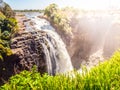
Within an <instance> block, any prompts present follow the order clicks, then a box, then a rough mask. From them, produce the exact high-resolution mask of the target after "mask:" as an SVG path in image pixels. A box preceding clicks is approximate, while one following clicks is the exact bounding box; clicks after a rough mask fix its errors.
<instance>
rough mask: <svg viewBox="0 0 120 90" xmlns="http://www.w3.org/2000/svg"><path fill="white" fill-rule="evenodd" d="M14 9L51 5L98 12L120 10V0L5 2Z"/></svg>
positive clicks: (13, 0)
mask: <svg viewBox="0 0 120 90" xmlns="http://www.w3.org/2000/svg"><path fill="white" fill-rule="evenodd" d="M4 1H5V2H7V3H8V4H9V5H10V6H11V7H12V8H13V9H44V8H45V7H46V6H48V5H49V4H51V3H56V4H57V5H58V6H59V7H65V6H72V7H75V8H79V9H87V10H96V9H109V8H120V0H4Z"/></svg>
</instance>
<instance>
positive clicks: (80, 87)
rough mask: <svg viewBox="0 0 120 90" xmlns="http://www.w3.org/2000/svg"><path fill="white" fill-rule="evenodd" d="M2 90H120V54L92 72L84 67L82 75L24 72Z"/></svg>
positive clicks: (11, 79)
mask: <svg viewBox="0 0 120 90" xmlns="http://www.w3.org/2000/svg"><path fill="white" fill-rule="evenodd" d="M0 90H120V52H116V53H115V55H114V56H113V57H112V58H111V59H110V60H107V61H105V62H103V63H101V64H100V65H99V66H96V67H94V68H92V69H91V70H90V71H87V69H86V68H85V67H83V69H82V73H78V72H77V71H75V72H74V73H69V74H58V75H56V76H49V75H47V74H44V75H40V74H39V73H38V72H36V71H35V70H32V71H31V72H28V71H23V72H21V73H20V74H17V75H15V76H13V77H11V78H10V80H9V82H8V83H6V84H5V85H4V86H1V88H0Z"/></svg>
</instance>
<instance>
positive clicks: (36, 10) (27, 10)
mask: <svg viewBox="0 0 120 90" xmlns="http://www.w3.org/2000/svg"><path fill="white" fill-rule="evenodd" d="M14 11H15V12H43V11H44V10H39V9H30V10H29V9H24V10H14Z"/></svg>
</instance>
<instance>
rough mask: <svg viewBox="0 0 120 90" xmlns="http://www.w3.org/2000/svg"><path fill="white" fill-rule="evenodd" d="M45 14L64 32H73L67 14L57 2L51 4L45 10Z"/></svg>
mask: <svg viewBox="0 0 120 90" xmlns="http://www.w3.org/2000/svg"><path fill="white" fill-rule="evenodd" d="M44 15H45V16H46V17H47V18H48V19H49V20H50V22H51V23H52V24H53V25H54V26H55V27H56V28H57V29H58V30H59V31H62V32H63V33H62V34H71V27H70V25H69V20H68V18H67V16H66V14H65V13H64V12H63V11H62V10H61V9H59V8H58V6H57V5H56V4H50V5H49V6H48V7H46V9H45V10H44Z"/></svg>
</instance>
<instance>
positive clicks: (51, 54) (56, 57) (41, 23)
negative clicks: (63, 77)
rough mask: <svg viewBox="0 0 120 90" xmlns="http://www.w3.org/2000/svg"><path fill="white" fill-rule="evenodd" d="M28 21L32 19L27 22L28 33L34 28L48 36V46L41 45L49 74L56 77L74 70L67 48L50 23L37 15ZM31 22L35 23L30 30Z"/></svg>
mask: <svg viewBox="0 0 120 90" xmlns="http://www.w3.org/2000/svg"><path fill="white" fill-rule="evenodd" d="M28 19H30V21H28V22H25V25H26V26H27V27H26V31H28V32H29V31H31V30H32V31H34V29H33V27H34V28H35V29H37V30H43V31H44V32H46V34H47V37H44V40H45V41H46V43H47V44H46V43H41V45H42V48H43V51H44V55H45V56H44V58H45V60H46V64H47V71H48V74H50V75H55V74H56V73H65V72H68V71H71V70H73V66H72V63H71V59H70V56H69V54H68V52H67V50H66V46H65V44H64V43H63V41H62V39H61V38H60V36H59V35H58V34H57V33H56V32H55V30H54V28H53V27H52V26H51V25H50V23H49V22H48V21H47V20H45V19H41V18H38V17H37V16H35V15H34V16H30V17H28ZM31 22H32V23H34V25H33V26H31V28H30V23H31ZM28 27H29V28H28Z"/></svg>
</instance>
